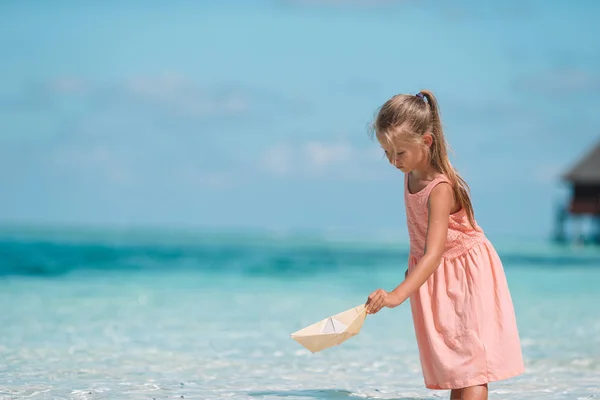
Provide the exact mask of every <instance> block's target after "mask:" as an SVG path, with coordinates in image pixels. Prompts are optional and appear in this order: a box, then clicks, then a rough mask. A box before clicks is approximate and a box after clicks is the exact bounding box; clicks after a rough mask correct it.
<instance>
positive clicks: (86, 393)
mask: <svg viewBox="0 0 600 400" xmlns="http://www.w3.org/2000/svg"><path fill="white" fill-rule="evenodd" d="M496 247H497V248H498V251H499V253H500V256H501V257H502V260H503V262H504V264H505V268H506V274H507V276H508V280H509V284H510V288H511V291H512V295H513V301H514V303H515V308H516V313H517V318H518V324H519V330H520V334H521V340H522V347H523V353H524V356H525V362H526V368H527V372H526V373H525V374H524V375H522V376H520V377H518V378H514V379H511V380H509V381H504V382H500V383H496V384H493V385H492V386H491V392H490V399H519V400H526V399H592V398H600V308H599V306H598V305H599V304H600V290H599V289H598V287H599V285H600V251H598V250H592V249H582V248H555V247H552V246H549V245H547V244H543V243H541V244H523V243H521V244H519V245H515V244H511V245H508V244H497V245H496ZM406 258H407V246H406V243H403V242H401V241H395V240H393V239H387V240H383V239H381V240H379V239H377V240H375V239H373V238H371V239H370V240H350V239H343V240H342V239H335V238H331V237H327V236H325V235H316V234H314V235H299V234H298V235H293V234H275V233H251V234H250V233H249V234H237V235H231V234H222V233H213V234H208V233H197V232H191V231H190V232H184V231H181V232H174V231H163V232H159V231H149V230H148V231H118V230H112V231H108V230H105V231H101V230H97V231H93V230H52V229H45V230H42V229H36V230H34V229H4V230H3V231H2V233H1V235H0V274H1V278H0V304H1V305H2V313H0V398H1V399H24V398H27V399H178V398H186V399H219V398H229V399H256V400H267V399H271V400H274V399H306V400H308V399H352V398H372V399H434V398H440V397H443V398H446V397H447V396H448V392H445V391H440V392H438V391H430V390H427V389H425V388H424V386H423V381H422V376H421V373H420V366H419V360H418V353H417V347H416V342H415V338H414V333H413V328H412V324H411V317H410V311H409V307H408V304H403V305H402V306H400V307H399V308H396V309H393V310H390V309H385V310H383V311H382V312H381V313H379V314H377V315H375V316H369V317H368V318H367V320H366V321H365V325H364V326H363V329H362V331H361V332H360V334H359V335H358V336H356V337H354V338H352V339H350V340H349V341H347V342H345V343H344V344H342V345H341V346H338V347H334V348H330V349H328V350H326V351H324V352H321V353H317V354H311V353H309V352H308V351H306V350H305V349H304V348H302V347H301V346H300V345H299V344H298V343H296V342H295V341H293V340H292V339H291V338H290V336H289V335H290V333H292V332H294V331H296V330H298V329H299V328H302V327H304V326H306V325H308V324H310V323H312V322H316V321H317V320H320V319H322V318H324V317H327V316H329V315H331V314H333V313H337V312H340V311H343V310H345V309H347V308H350V307H353V306H355V305H358V304H361V303H362V302H364V300H365V298H366V296H367V295H368V294H369V293H370V292H371V291H372V290H374V289H376V288H378V287H383V288H388V289H389V288H392V287H393V286H394V285H395V284H397V283H398V282H399V281H400V279H402V277H403V274H404V270H405V267H406Z"/></svg>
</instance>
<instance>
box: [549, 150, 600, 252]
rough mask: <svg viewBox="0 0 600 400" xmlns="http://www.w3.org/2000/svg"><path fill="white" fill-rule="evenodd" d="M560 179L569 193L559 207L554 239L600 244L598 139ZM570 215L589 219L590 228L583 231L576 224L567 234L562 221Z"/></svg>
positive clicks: (579, 218) (599, 155) (580, 226)
mask: <svg viewBox="0 0 600 400" xmlns="http://www.w3.org/2000/svg"><path fill="white" fill-rule="evenodd" d="M562 179H563V181H565V182H566V183H567V184H568V185H569V186H570V195H569V199H568V201H567V204H566V205H564V206H562V207H560V208H559V210H558V215H557V223H556V232H555V239H556V240H557V241H559V242H567V241H577V242H579V243H593V244H596V245H600V141H599V142H598V143H597V144H596V146H595V147H593V148H591V149H590V150H589V151H588V152H587V153H586V154H585V155H584V156H583V158H581V159H580V160H579V161H578V162H576V163H575V165H574V166H573V167H572V168H571V169H570V170H568V171H567V172H566V173H565V174H564V175H563V176H562ZM573 218H576V219H577V220H579V221H581V222H583V221H585V220H589V222H590V229H589V230H588V231H586V230H585V229H584V228H583V223H581V224H578V228H576V231H575V232H574V233H573V234H572V235H571V237H568V236H567V233H566V226H565V224H566V222H567V221H568V220H569V219H573Z"/></svg>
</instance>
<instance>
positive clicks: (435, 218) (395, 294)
mask: <svg viewBox="0 0 600 400" xmlns="http://www.w3.org/2000/svg"><path fill="white" fill-rule="evenodd" d="M453 204H454V193H453V190H452V187H451V186H450V185H449V184H447V183H440V184H439V185H436V186H435V187H434V188H433V190H432V191H431V193H430V195H429V204H428V207H429V221H428V222H427V238H426V244H425V254H424V255H423V257H422V258H421V259H420V260H419V262H418V263H417V265H416V266H415V268H414V269H413V271H411V273H410V274H409V275H408V276H407V277H406V279H405V280H404V281H403V282H402V283H401V284H400V285H398V286H397V287H396V288H395V289H394V290H392V291H391V292H389V293H388V292H386V291H384V290H382V289H378V290H376V291H374V292H373V293H371V295H370V296H369V298H368V300H367V303H366V305H367V311H368V312H369V313H370V314H375V313H376V312H378V311H379V310H381V308H383V307H390V308H393V307H397V306H399V305H400V304H402V303H403V302H404V301H405V300H406V299H407V298H409V297H410V296H411V295H412V294H413V293H414V292H415V291H416V290H417V289H419V288H420V287H421V285H423V284H424V283H425V282H426V281H427V279H428V278H429V277H430V276H431V274H433V272H434V271H435V269H436V268H437V267H438V266H439V265H440V261H441V259H442V254H443V253H444V248H445V246H446V235H447V234H448V219H449V216H450V212H451V210H452V208H453Z"/></svg>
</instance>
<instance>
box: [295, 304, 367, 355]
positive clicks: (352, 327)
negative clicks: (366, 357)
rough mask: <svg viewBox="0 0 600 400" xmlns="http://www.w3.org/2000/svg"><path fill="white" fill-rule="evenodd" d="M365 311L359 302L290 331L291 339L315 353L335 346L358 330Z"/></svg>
mask: <svg viewBox="0 0 600 400" xmlns="http://www.w3.org/2000/svg"><path fill="white" fill-rule="evenodd" d="M366 317H367V312H366V309H365V305H364V304H361V305H359V306H356V307H354V308H351V309H349V310H346V311H344V312H341V313H339V314H336V315H333V316H331V317H328V318H325V319H323V320H321V321H319V322H316V323H314V324H312V325H309V326H307V327H306V328H303V329H300V330H299V331H297V332H294V333H292V335H291V336H292V339H294V340H295V341H297V342H298V343H300V344H301V345H302V346H304V347H305V348H307V349H308V350H310V351H311V352H312V353H316V352H318V351H321V350H325V349H327V348H329V347H332V346H337V345H340V344H342V343H343V342H345V341H346V340H348V339H350V338H351V337H352V336H355V335H357V334H358V332H360V329H361V328H362V326H363V324H364V322H365V318H366Z"/></svg>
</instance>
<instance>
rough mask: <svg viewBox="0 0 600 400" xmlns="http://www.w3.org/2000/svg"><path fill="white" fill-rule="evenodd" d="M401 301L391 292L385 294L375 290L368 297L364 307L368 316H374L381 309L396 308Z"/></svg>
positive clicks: (383, 291)
mask: <svg viewBox="0 0 600 400" xmlns="http://www.w3.org/2000/svg"><path fill="white" fill-rule="evenodd" d="M401 303H402V301H401V300H400V299H399V298H398V296H397V295H396V294H394V293H393V292H386V291H385V290H383V289H377V290H376V291H374V292H373V293H371V294H370V295H369V298H368V299H367V302H366V303H365V306H366V307H367V313H368V314H376V313H378V312H379V310H381V309H382V308H383V307H389V308H394V307H398V306H399V305H400V304H401Z"/></svg>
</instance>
